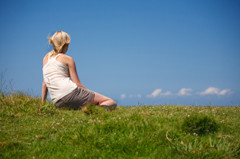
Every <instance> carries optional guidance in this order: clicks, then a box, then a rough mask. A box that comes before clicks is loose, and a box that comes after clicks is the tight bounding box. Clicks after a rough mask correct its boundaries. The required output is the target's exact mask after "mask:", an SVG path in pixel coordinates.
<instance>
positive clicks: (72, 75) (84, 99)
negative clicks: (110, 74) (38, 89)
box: [42, 31, 117, 110]
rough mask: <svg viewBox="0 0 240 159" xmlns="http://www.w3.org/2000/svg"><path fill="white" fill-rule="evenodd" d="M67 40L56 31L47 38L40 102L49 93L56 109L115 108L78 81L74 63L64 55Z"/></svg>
mask: <svg viewBox="0 0 240 159" xmlns="http://www.w3.org/2000/svg"><path fill="white" fill-rule="evenodd" d="M70 40H71V39H70V36H69V35H68V34H67V33H65V32H63V31H57V32H56V33H55V34H54V35H53V36H52V37H50V38H49V42H50V43H51V44H52V46H53V50H52V51H50V52H49V53H47V54H46V56H45V57H44V59H43V78H44V80H43V84H42V102H44V101H45V100H46V96H47V93H48V91H49V94H50V97H51V99H52V101H53V103H54V104H55V106H56V107H57V108H63V107H70V108H72V109H81V107H82V106H85V105H87V104H91V103H94V104H96V103H97V104H98V105H100V106H103V107H105V108H106V109H108V110H112V109H115V108H116V106H117V104H116V102H115V101H114V100H112V99H110V98H108V97H105V96H103V95H101V94H99V93H96V92H93V91H90V90H88V89H87V88H86V87H85V86H83V85H82V83H81V82H80V80H79V78H78V75H77V71H76V66H75V62H74V60H73V59H72V57H70V56H68V55H66V52H67V50H68V45H69V43H70Z"/></svg>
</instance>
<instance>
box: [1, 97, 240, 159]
mask: <svg viewBox="0 0 240 159" xmlns="http://www.w3.org/2000/svg"><path fill="white" fill-rule="evenodd" d="M191 116H194V117H196V116H197V117H196V120H202V117H206V118H208V119H211V120H209V121H211V123H212V122H215V123H216V124H217V127H218V129H216V131H214V132H211V131H207V132H208V133H206V134H203V135H198V134H197V133H194V132H191V131H185V128H186V124H184V123H186V122H187V121H188V119H189V118H190V117H191ZM191 120H192V121H194V120H195V118H191ZM203 121H204V123H207V121H208V120H205V119H204V120H203ZM196 123H197V122H196ZM203 125H204V124H203ZM205 125H206V124H205ZM205 125H204V126H203V127H205ZM194 128H195V127H194ZM205 128H206V129H208V126H206V127H205ZM239 156H240V107H211V106H208V107H191V106H169V105H164V106H152V107H150V106H141V107H118V108H117V109H116V110H115V111H111V112H110V111H105V110H104V109H103V108H100V107H96V106H88V107H86V108H85V109H84V110H81V111H74V110H60V109H55V107H54V106H53V105H52V104H51V103H50V102H46V103H45V104H41V100H40V99H39V98H33V97H29V96H26V95H24V94H11V95H9V96H5V95H4V94H1V95H0V158H11V159H12V158H36V159H37V158H57V159H61V158H63V159H65V158H103V159H105V158H109V159H113V158H218V159H219V158H239Z"/></svg>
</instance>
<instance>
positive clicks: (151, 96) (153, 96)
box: [147, 88, 172, 98]
mask: <svg viewBox="0 0 240 159" xmlns="http://www.w3.org/2000/svg"><path fill="white" fill-rule="evenodd" d="M171 94H172V93H171V92H170V91H167V92H165V93H163V92H162V89H160V88H158V89H155V90H154V91H153V92H152V93H151V94H149V95H147V97H148V98H156V97H158V96H168V95H171Z"/></svg>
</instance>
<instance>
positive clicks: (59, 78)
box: [43, 54, 77, 103]
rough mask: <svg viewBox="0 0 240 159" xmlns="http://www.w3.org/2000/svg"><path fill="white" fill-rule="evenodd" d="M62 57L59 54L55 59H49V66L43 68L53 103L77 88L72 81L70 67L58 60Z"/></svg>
mask: <svg viewBox="0 0 240 159" xmlns="http://www.w3.org/2000/svg"><path fill="white" fill-rule="evenodd" d="M60 55H61V54H58V55H56V56H55V57H53V58H49V57H48V62H47V64H45V65H44V66H43V78H44V82H45V84H46V86H47V88H48V91H49V95H50V97H51V99H52V101H53V103H56V102H57V101H58V100H59V99H61V98H62V97H64V96H66V95H67V94H69V93H71V92H72V91H73V90H74V89H76V88H77V85H76V84H75V83H73V82H72V81H71V80H70V75H69V71H68V67H67V66H66V65H65V64H63V63H61V62H60V61H57V60H56V58H57V57H58V56H60Z"/></svg>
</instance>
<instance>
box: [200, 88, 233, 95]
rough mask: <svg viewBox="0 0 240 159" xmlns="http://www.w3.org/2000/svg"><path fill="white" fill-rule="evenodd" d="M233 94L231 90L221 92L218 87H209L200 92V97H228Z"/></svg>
mask: <svg viewBox="0 0 240 159" xmlns="http://www.w3.org/2000/svg"><path fill="white" fill-rule="evenodd" d="M230 93H232V92H231V90H230V89H223V90H220V89H219V88H216V87H209V88H207V89H206V90H205V91H203V92H200V93H199V94H200V95H226V94H230Z"/></svg>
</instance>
